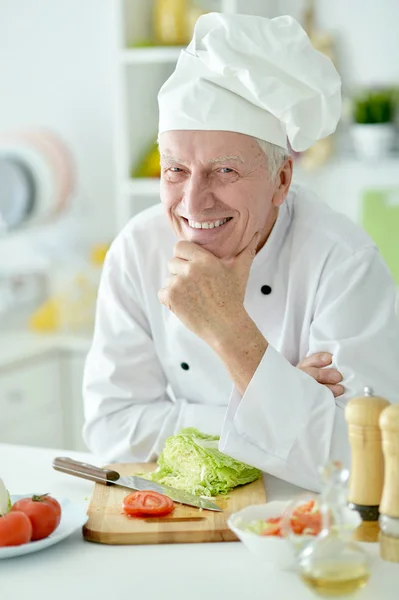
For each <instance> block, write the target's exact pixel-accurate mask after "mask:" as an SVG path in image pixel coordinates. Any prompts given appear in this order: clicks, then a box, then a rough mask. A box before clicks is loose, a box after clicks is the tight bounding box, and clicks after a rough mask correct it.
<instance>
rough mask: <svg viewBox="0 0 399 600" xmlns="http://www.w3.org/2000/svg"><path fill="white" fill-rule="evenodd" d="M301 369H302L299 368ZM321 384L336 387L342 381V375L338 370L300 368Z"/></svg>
mask: <svg viewBox="0 0 399 600" xmlns="http://www.w3.org/2000/svg"><path fill="white" fill-rule="evenodd" d="M298 368H300V367H298ZM300 370H301V371H303V372H304V373H307V374H308V375H310V376H311V377H313V379H316V381H318V382H319V383H323V384H332V385H335V384H337V383H339V382H340V381H342V375H341V373H340V372H339V371H337V370H336V369H319V368H317V367H306V368H300Z"/></svg>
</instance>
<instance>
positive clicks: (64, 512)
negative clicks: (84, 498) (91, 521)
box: [0, 494, 88, 559]
mask: <svg viewBox="0 0 399 600" xmlns="http://www.w3.org/2000/svg"><path fill="white" fill-rule="evenodd" d="M32 496H33V494H22V495H19V496H17V495H15V496H11V502H12V503H14V502H16V501H17V500H19V499H20V498H27V497H28V498H29V497H32ZM55 498H56V496H55ZM56 499H57V500H58V502H59V503H60V504H61V521H60V524H59V525H58V527H57V529H56V530H55V531H53V533H52V534H51V535H49V536H48V537H46V538H44V539H43V540H38V541H37V542H29V543H28V544H21V545H20V546H7V547H5V548H0V559H1V558H12V557H14V556H21V555H22V554H30V553H31V552H37V551H38V550H43V549H44V548H48V547H49V546H52V545H53V544H57V543H58V542H60V541H61V540H63V539H65V538H66V537H68V536H69V535H71V533H73V532H74V531H76V530H77V529H79V528H80V527H83V525H84V524H85V523H86V521H87V519H88V517H87V514H86V508H85V507H84V506H81V505H80V504H76V503H75V502H72V501H71V500H68V498H56Z"/></svg>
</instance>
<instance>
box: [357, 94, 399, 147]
mask: <svg viewBox="0 0 399 600" xmlns="http://www.w3.org/2000/svg"><path fill="white" fill-rule="evenodd" d="M395 109H396V101H395V96H394V93H393V91H392V90H389V89H386V90H384V89H380V90H368V91H364V92H363V93H361V94H359V95H358V96H357V97H355V98H354V100H353V109H352V117H353V124H352V128H351V129H352V131H351V133H352V140H353V145H354V149H355V152H356V154H357V155H358V156H360V157H362V158H374V159H375V158H381V157H384V156H387V155H388V154H390V153H391V152H392V150H393V147H394V143H395V137H396V124H395Z"/></svg>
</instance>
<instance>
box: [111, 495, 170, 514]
mask: <svg viewBox="0 0 399 600" xmlns="http://www.w3.org/2000/svg"><path fill="white" fill-rule="evenodd" d="M174 507H175V505H174V504H173V500H171V499H170V498H168V496H164V495H163V494H159V493H158V492H153V491H151V490H143V491H140V492H132V493H131V494H128V495H127V496H125V498H124V499H123V505H122V508H123V512H125V513H126V514H127V515H129V516H130V517H164V516H165V515H168V514H169V513H171V512H172V510H173V509H174Z"/></svg>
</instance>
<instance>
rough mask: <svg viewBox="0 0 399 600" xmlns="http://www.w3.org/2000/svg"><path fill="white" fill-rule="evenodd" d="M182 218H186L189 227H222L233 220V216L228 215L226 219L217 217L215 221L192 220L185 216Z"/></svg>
mask: <svg viewBox="0 0 399 600" xmlns="http://www.w3.org/2000/svg"><path fill="white" fill-rule="evenodd" d="M182 218H183V219H184V221H185V222H186V224H187V225H188V227H190V228H191V229H220V228H221V227H223V225H225V224H226V223H228V222H229V221H231V219H232V218H233V217H226V218H224V219H215V220H214V221H202V222H199V221H191V220H190V219H186V218H185V217H182Z"/></svg>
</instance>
